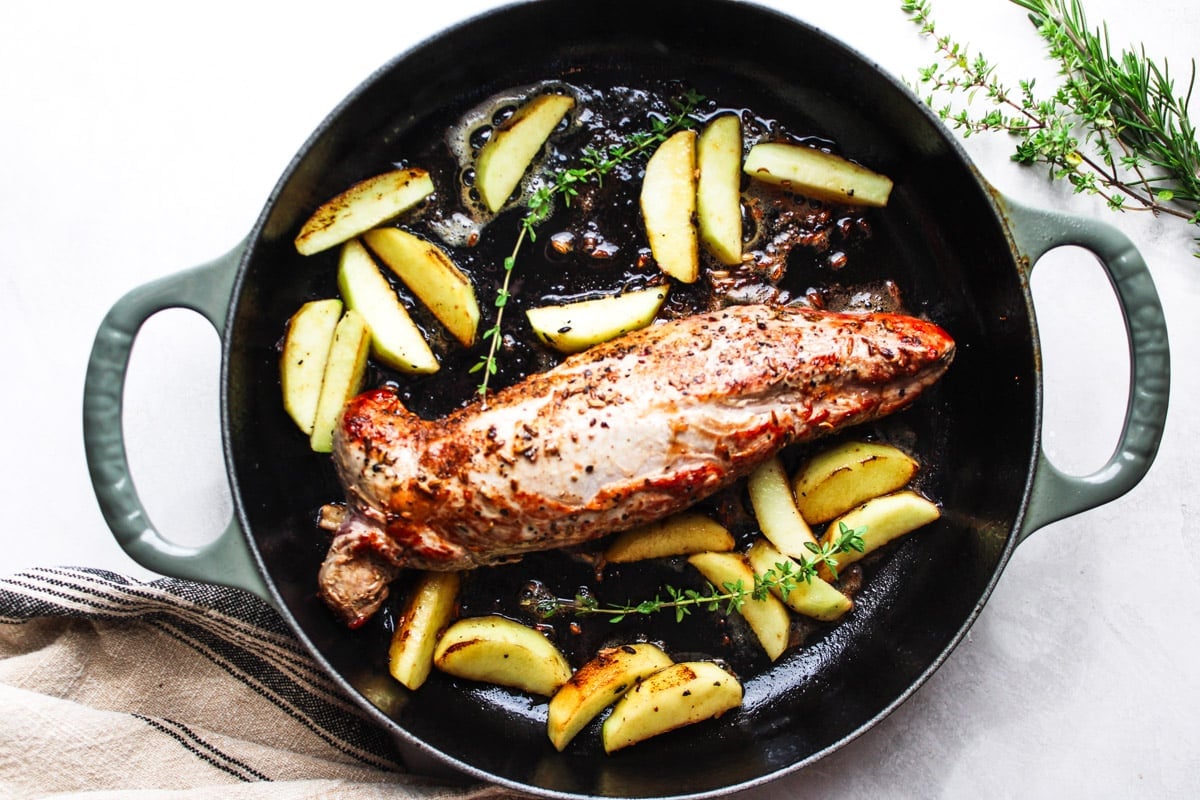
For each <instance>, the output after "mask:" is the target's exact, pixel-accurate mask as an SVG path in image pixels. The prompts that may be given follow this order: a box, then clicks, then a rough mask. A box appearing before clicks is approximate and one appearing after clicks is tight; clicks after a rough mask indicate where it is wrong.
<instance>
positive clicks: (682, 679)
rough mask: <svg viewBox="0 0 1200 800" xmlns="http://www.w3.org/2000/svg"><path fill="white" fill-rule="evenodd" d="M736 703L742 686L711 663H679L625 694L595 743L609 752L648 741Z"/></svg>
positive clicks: (699, 720) (719, 713)
mask: <svg viewBox="0 0 1200 800" xmlns="http://www.w3.org/2000/svg"><path fill="white" fill-rule="evenodd" d="M741 703H742V685H741V684H740V683H738V679H737V678H735V677H734V676H733V675H731V674H730V673H729V672H727V671H725V670H724V669H721V667H719V666H717V665H716V664H714V663H713V662H711V661H684V662H680V663H678V664H672V665H671V666H669V667H664V668H663V669H661V670H659V671H658V672H655V673H654V674H653V675H650V676H649V677H647V678H646V679H645V680H643V681H642V682H641V683H639V684H638V685H637V686H635V687H634V688H633V689H631V690H630V691H628V692H626V693H625V694H624V695H623V696H622V697H621V699H620V700H619V701H617V704H616V706H614V707H613V710H612V713H611V714H609V716H608V719H606V720H604V726H603V728H602V729H601V738H602V740H603V742H604V752H606V753H612V752H615V751H617V750H620V749H621V748H624V747H629V746H630V745H633V744H637V743H638V742H642V741H645V740H646V739H649V738H650V737H652V736H658V735H659V734H662V733H666V732H667V731H672V730H675V729H676V728H682V727H683V726H685V725H692V724H694V723H697V722H702V721H703V720H706V719H713V718H714V717H719V716H721V715H722V714H724V713H725V712H726V711H729V710H730V709H733V708H737V707H738V706H739V705H741Z"/></svg>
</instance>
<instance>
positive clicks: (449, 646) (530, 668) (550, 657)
mask: <svg viewBox="0 0 1200 800" xmlns="http://www.w3.org/2000/svg"><path fill="white" fill-rule="evenodd" d="M433 663H434V665H435V666H436V667H437V668H438V669H440V670H442V671H443V672H446V673H449V674H450V675H455V676H457V677H459V678H467V679H469V680H473V681H482V682H484V683H493V684H496V685H497V686H508V687H511V688H514V689H520V690H522V691H525V692H529V693H530V694H539V695H545V696H546V697H551V696H553V695H554V693H555V692H557V691H558V687H560V686H562V685H563V684H564V683H566V682H567V679H568V678H570V677H571V665H570V664H568V663H567V659H566V658H565V657H564V656H563V654H562V653H561V652H560V651H559V649H558V648H557V647H555V646H554V644H552V643H551V642H550V640H549V639H547V638H546V637H545V636H543V635H542V634H540V633H538V632H537V631H535V630H534V629H533V628H527V627H525V626H524V625H522V624H521V623H519V622H514V621H513V620H511V619H508V618H507V617H501V616H497V615H489V616H485V617H469V618H467V619H460V620H459V621H458V622H455V623H454V624H453V625H451V626H450V627H449V628H447V629H446V631H445V633H443V634H442V636H441V638H440V639H438V643H437V647H436V648H434V651H433Z"/></svg>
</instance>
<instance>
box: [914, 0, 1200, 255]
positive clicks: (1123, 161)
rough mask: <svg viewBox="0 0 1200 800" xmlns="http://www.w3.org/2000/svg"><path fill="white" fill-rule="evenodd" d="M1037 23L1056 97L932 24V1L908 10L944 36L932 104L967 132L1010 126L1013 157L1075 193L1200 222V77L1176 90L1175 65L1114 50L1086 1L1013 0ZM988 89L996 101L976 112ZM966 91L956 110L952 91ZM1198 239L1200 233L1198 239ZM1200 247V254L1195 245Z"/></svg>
mask: <svg viewBox="0 0 1200 800" xmlns="http://www.w3.org/2000/svg"><path fill="white" fill-rule="evenodd" d="M1012 2H1013V3H1015V4H1016V5H1018V6H1020V7H1022V8H1024V9H1026V10H1027V11H1029V12H1030V14H1029V16H1030V19H1031V21H1032V22H1033V23H1034V25H1035V26H1037V29H1038V33H1039V35H1040V36H1041V37H1042V38H1043V39H1044V40H1045V42H1046V46H1047V50H1048V53H1049V55H1050V57H1051V58H1052V59H1053V60H1054V61H1056V62H1057V63H1058V66H1059V71H1060V73H1061V75H1062V81H1061V85H1060V86H1059V87H1058V88H1057V89H1056V90H1055V91H1054V93H1053V94H1051V95H1050V96H1049V97H1038V96H1037V95H1036V94H1035V85H1034V81H1033V80H1021V81H1019V83H1018V84H1017V87H1018V88H1017V90H1016V91H1013V90H1011V89H1010V88H1009V87H1008V86H1006V85H1005V84H1004V83H1003V82H1002V81H1001V80H1000V79H999V78H998V77H997V74H996V67H995V65H994V64H992V63H990V62H989V61H988V60H987V59H986V58H985V57H984V56H983V55H982V54H979V53H975V54H971V53H970V52H969V50H968V48H967V47H966V46H964V45H962V44H961V43H959V42H956V41H954V40H953V39H952V38H951V37H949V36H946V35H942V34H940V33H939V32H938V31H937V29H936V26H935V24H934V21H933V18H932V12H931V7H930V3H929V0H903V2H902V8H903V10H904V11H905V12H907V13H908V14H909V15H910V17H911V18H912V20H913V22H914V23H916V24H917V25H918V26H920V28H921V31H922V32H923V33H925V34H926V35H928V36H930V37H932V38H933V39H934V41H935V42H936V47H937V52H938V54H939V56H940V58H939V60H938V61H937V62H935V63H934V64H932V65H931V66H929V67H926V68H924V69H921V70H920V71H919V83H920V84H922V85H924V87H925V88H926V89H927V93H926V95H925V101H926V103H927V104H928V105H929V106H930V107H931V108H933V109H934V110H935V111H936V112H937V113H938V115H939V116H940V117H941V118H942V119H943V120H945V121H946V122H947V123H948V124H950V125H951V126H952V127H953V128H954V129H955V130H958V131H959V132H960V133H961V134H962V135H963V136H964V137H967V136H970V135H972V134H975V133H982V132H994V131H998V132H1006V133H1009V134H1012V135H1013V136H1015V137H1016V138H1017V140H1018V141H1017V145H1016V149H1015V151H1014V153H1013V156H1012V157H1013V160H1015V161H1017V162H1019V163H1022V164H1043V165H1045V166H1047V167H1048V169H1049V173H1050V175H1051V177H1052V178H1054V179H1065V180H1067V181H1068V182H1069V183H1070V184H1071V186H1072V187H1073V189H1074V191H1075V192H1076V193H1086V194H1093V195H1097V196H1099V197H1101V198H1102V199H1103V200H1104V202H1105V203H1106V204H1107V205H1108V207H1109V208H1111V209H1113V210H1115V211H1122V210H1142V211H1149V212H1151V213H1153V214H1167V215H1171V216H1175V217H1179V218H1181V219H1184V220H1186V221H1187V222H1188V223H1190V224H1192V225H1200V144H1198V143H1197V139H1196V129H1195V127H1194V126H1193V125H1192V123H1191V121H1190V119H1189V117H1188V104H1189V103H1190V101H1191V93H1192V89H1193V87H1194V85H1195V79H1196V64H1195V61H1193V62H1192V63H1191V78H1190V80H1189V82H1188V87H1187V91H1186V92H1185V93H1184V94H1183V95H1182V96H1180V95H1178V94H1176V92H1175V89H1174V82H1173V81H1172V79H1171V76H1170V72H1169V69H1168V66H1167V64H1166V63H1165V62H1164V63H1163V64H1161V65H1160V64H1158V63H1156V62H1154V61H1152V60H1151V59H1150V58H1149V57H1147V55H1146V52H1145V48H1141V49H1140V50H1139V51H1137V52H1133V51H1130V50H1122V51H1121V52H1120V53H1114V51H1113V49H1112V46H1111V43H1110V40H1109V35H1108V28H1107V26H1102V27H1100V28H1097V29H1093V28H1091V27H1090V26H1089V24H1088V21H1087V17H1086V15H1085V14H1084V10H1083V5H1082V3H1081V0H1012ZM980 93H982V94H983V95H984V96H985V97H986V99H987V100H989V101H990V103H991V106H992V107H991V108H990V109H989V110H987V111H986V112H985V113H982V114H980V113H973V111H972V109H971V108H970V103H971V102H972V101H974V100H975V98H976V96H977V95H979V94H980ZM952 96H959V97H962V98H965V100H966V103H967V105H968V107H966V108H962V107H958V108H956V107H955V106H954V104H953V103H952V102H950V101H949V99H948V98H949V97H952ZM1198 241H1200V240H1198ZM1196 255H1200V253H1196Z"/></svg>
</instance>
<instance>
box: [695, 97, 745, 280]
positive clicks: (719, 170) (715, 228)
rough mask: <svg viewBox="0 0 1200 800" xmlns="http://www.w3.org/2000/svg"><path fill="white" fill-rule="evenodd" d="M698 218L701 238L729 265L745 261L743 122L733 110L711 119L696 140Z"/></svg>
mask: <svg viewBox="0 0 1200 800" xmlns="http://www.w3.org/2000/svg"><path fill="white" fill-rule="evenodd" d="M696 169H697V171H698V172H699V173H700V175H699V178H698V179H697V184H696V220H697V224H698V225H699V226H700V241H702V242H703V243H704V246H705V247H706V248H707V249H708V251H709V252H710V253H712V254H713V255H714V256H716V258H717V260H718V261H720V262H721V263H722V264H726V265H728V266H735V265H737V264H740V263H742V191H741V184H742V123H741V120H739V119H738V118H737V116H736V115H734V114H726V115H724V116H721V117H717V118H716V119H714V120H713V121H712V122H710V123H708V125H707V127H705V129H704V131H703V132H701V134H700V138H699V139H697V140H696Z"/></svg>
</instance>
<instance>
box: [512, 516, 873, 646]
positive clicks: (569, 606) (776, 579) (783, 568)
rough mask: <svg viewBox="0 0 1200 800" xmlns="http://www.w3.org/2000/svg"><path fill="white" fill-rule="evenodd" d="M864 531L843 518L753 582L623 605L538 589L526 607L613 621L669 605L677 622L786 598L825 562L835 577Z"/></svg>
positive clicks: (666, 591) (666, 590)
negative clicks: (830, 534)
mask: <svg viewBox="0 0 1200 800" xmlns="http://www.w3.org/2000/svg"><path fill="white" fill-rule="evenodd" d="M865 532H866V528H865V527H859V528H850V527H848V526H847V525H846V523H844V522H841V523H839V528H838V535H837V537H835V539H834V540H833V541H830V542H824V543H822V544H815V543H812V542H809V543H806V545H805V547H806V548H807V549H808V550H809V552H810V553H811V555H810V556H802V557H800V558H798V559H793V560H789V561H781V562H779V563H777V564H776V565H775V566H774V567H773V568H772V569H768V570H767V571H766V572H763V573H761V574H759V573H756V574H755V575H754V583H753V585H751V586H747V585H745V583H744V582H743V581H726V582H725V583H724V584H722V585H721V586H720V587H717V586H714V585H713V584H712V583H707V584H706V585H705V586H704V588H702V589H679V588H676V587H674V586H671V585H669V584H668V585H666V586H663V588H662V590H661V591H660V592H659V593H658V594H656V595H655V596H654V597H653V598H652V599H649V600H642V601H640V602H637V603H629V604H625V605H601V604H600V602H599V601H598V600H596V598H595V597H594V596H592V595H591V594H585V593H582V592H580V593H578V594H576V595H575V597H573V598H561V597H547V596H540V595H535V596H530V597H528V598H526V599H525V600H523V601H522V604H523V605H524V606H525V608H526V610H528V611H531V612H532V613H534V614H536V615H537V616H538V617H540V618H542V619H549V618H551V617H554V616H559V615H562V614H570V615H574V616H591V615H597V614H599V615H605V616H608V618H609V621H610V622H613V623H617V622H621V621H622V620H624V619H625V618H626V617H629V616H631V615H650V614H657V613H659V612H660V611H666V610H673V611H674V612H675V621H676V622H680V621H682V620H683V618H684V617H686V616H688V615H689V614H690V613H691V612H692V611H693V610H695V609H700V610H702V611H713V612H716V611H722V610H723V611H724V613H726V614H732V613H734V612H735V611H741V610H742V607H743V606H744V605H745V604H746V602H747V601H749V600H764V599H766V597H767V594H768V593H770V592H772V591H776V590H778V592H779V593H780V594H781V595H782V596H783V598H784V599H785V600H786V599H787V597H788V595H789V594H791V593H792V592H793V591H795V590H796V588H797V587H798V586H799V585H800V584H801V583H811V582H812V580H813V578H815V577H816V576H817V574H818V571H819V570H820V568H821V567H822V566H824V567H826V568H827V569H828V570H829V571H830V572H831V573H832V574H833V576H834V579H835V580H836V578H837V565H838V555H839V554H841V553H847V552H849V551H851V550H855V551H857V552H859V553H861V552H863V549H864V548H865V543H864V542H863V534H864V533H865ZM664 595H665V596H664Z"/></svg>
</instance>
